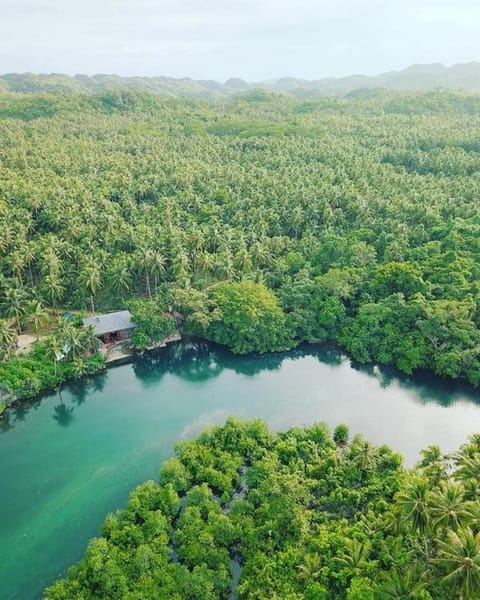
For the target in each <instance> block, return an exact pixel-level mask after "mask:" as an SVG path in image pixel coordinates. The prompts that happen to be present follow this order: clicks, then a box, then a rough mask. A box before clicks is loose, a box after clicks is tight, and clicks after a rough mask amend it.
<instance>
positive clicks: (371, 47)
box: [0, 0, 480, 81]
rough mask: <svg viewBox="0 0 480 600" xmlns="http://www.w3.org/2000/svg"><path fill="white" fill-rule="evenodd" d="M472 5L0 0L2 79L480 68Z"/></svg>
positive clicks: (479, 12) (448, 0)
mask: <svg viewBox="0 0 480 600" xmlns="http://www.w3.org/2000/svg"><path fill="white" fill-rule="evenodd" d="M479 25H480V1H479V0H75V1H73V0H0V73H12V72H25V71H30V72H34V73H52V72H55V73H67V74H70V75H73V74H76V73H83V74H95V73H116V74H119V75H125V76H128V75H142V76H154V75H166V76H171V77H192V78H194V79H216V80H220V81H224V80H226V79H228V78H230V77H241V78H243V79H246V80H247V81H261V80H266V79H274V78H278V77H283V76H292V77H300V78H305V79H320V78H322V77H328V76H345V75H350V74H353V73H364V74H367V75H374V74H377V73H380V72H384V71H389V70H397V69H402V68H405V67H407V66H409V65H412V64H414V63H432V62H441V63H443V64H445V65H447V66H449V65H452V64H455V63H460V62H470V61H474V60H480V35H479Z"/></svg>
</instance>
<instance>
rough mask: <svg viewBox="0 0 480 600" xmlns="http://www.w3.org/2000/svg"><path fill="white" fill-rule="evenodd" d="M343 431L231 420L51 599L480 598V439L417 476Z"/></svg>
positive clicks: (140, 492)
mask: <svg viewBox="0 0 480 600" xmlns="http://www.w3.org/2000/svg"><path fill="white" fill-rule="evenodd" d="M334 437H339V438H340V439H339V440H338V441H337V443H336V442H335V441H334V438H332V437H331V435H330V433H329V432H328V429H327V427H326V426H324V425H315V426H313V427H311V428H308V429H298V428H294V429H291V430H290V431H287V432H285V433H278V434H273V433H271V432H270V431H269V430H268V429H267V427H266V426H265V424H264V423H263V422H261V421H253V422H247V423H244V422H239V421H236V420H234V419H232V418H230V419H228V420H227V423H226V424H225V426H223V427H215V428H213V429H210V430H208V431H206V432H205V433H203V434H202V435H201V436H200V437H199V438H198V439H197V440H196V441H190V442H181V443H179V444H178V445H177V447H176V454H175V457H174V458H171V459H169V460H167V461H166V462H165V463H164V465H163V467H162V469H161V471H160V481H159V483H158V484H157V483H154V482H153V481H149V482H147V483H145V484H143V485H141V486H139V487H138V488H137V489H136V490H135V491H134V492H133V493H132V495H131V497H130V500H129V502H128V504H127V507H126V508H125V509H124V510H121V511H118V512H116V513H114V514H112V515H109V516H108V517H107V519H106V520H105V523H104V524H103V527H102V537H100V538H98V539H94V540H92V541H91V542H90V544H89V546H88V549H87V551H86V554H85V557H84V558H83V560H82V561H80V562H79V563H78V564H77V565H75V566H74V567H72V568H71V569H70V570H69V572H68V576H67V578H66V579H64V580H61V581H58V582H57V583H55V584H54V585H53V586H52V587H50V588H49V589H48V590H47V591H46V592H45V598H46V599H47V600H67V599H68V600H76V599H82V600H93V599H95V598H99V599H100V598H101V599H102V600H105V599H115V598H118V599H122V600H133V599H134V598H135V599H136V598H149V599H151V600H156V599H167V598H168V599H174V600H184V599H191V600H207V599H209V600H219V599H222V598H225V599H226V598H229V597H230V594H231V592H232V588H235V589H234V592H235V594H236V595H237V597H238V598H239V599H247V598H248V599H259V600H260V599H262V600H263V599H264V598H272V599H274V598H278V599H282V600H283V599H287V598H288V600H295V599H298V600H300V599H312V600H322V599H323V600H330V599H331V600H333V599H335V600H342V599H345V600H388V599H394V598H412V599H413V600H415V599H416V600H457V599H458V598H463V600H473V599H474V598H478V595H479V592H480V534H479V528H478V523H479V521H478V492H479V479H478V465H479V464H480V443H479V442H480V440H479V438H478V436H474V437H473V438H472V439H471V440H470V441H469V442H468V443H466V444H465V445H464V446H463V447H462V448H460V450H459V451H458V452H456V453H455V454H453V455H452V456H449V457H445V456H442V454H441V452H440V451H439V449H438V447H435V446H433V447H430V448H428V449H427V450H425V451H424V452H423V453H422V455H423V456H422V460H421V462H420V463H419V464H418V465H417V467H416V468H415V469H413V470H410V471H407V470H405V469H404V468H403V467H402V466H401V458H400V456H399V455H397V454H394V453H393V452H392V451H391V450H390V449H389V448H387V447H385V446H382V447H379V448H377V447H374V446H372V445H371V444H370V443H369V442H367V441H366V440H363V439H362V438H361V437H359V436H355V437H354V438H353V440H352V441H351V442H350V443H348V441H347V439H348V430H347V428H346V427H345V426H339V427H338V428H337V429H336V436H334ZM232 561H233V562H232ZM232 566H233V568H234V572H237V571H238V570H239V569H240V568H241V572H240V578H239V581H238V582H237V581H236V580H235V581H234V580H233V578H232Z"/></svg>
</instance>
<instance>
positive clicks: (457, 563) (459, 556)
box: [433, 528, 480, 600]
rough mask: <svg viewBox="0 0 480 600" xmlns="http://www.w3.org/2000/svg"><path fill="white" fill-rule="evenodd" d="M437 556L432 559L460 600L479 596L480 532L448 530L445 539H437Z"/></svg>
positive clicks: (472, 599) (469, 599)
mask: <svg viewBox="0 0 480 600" xmlns="http://www.w3.org/2000/svg"><path fill="white" fill-rule="evenodd" d="M438 546H439V556H438V558H435V559H433V560H434V561H435V563H437V564H438V565H439V566H440V567H441V568H442V569H443V570H444V571H446V572H447V574H446V575H445V576H444V578H443V580H444V581H446V582H449V583H452V584H453V585H454V586H455V589H456V591H457V592H458V593H459V599H460V600H474V599H476V598H479V597H480V533H477V534H474V533H473V532H472V530H471V529H470V528H467V529H461V530H459V531H458V532H454V531H449V532H448V534H447V541H444V540H438Z"/></svg>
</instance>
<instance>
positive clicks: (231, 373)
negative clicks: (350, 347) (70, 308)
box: [0, 343, 480, 600]
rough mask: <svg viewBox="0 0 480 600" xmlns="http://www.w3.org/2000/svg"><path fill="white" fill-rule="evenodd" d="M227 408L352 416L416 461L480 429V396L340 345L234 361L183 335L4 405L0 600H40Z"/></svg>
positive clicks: (286, 421)
mask: <svg viewBox="0 0 480 600" xmlns="http://www.w3.org/2000/svg"><path fill="white" fill-rule="evenodd" d="M231 414H233V415H237V416H240V417H262V418H264V419H265V420H266V421H267V422H268V423H269V424H270V425H271V426H272V427H273V428H275V429H286V428H288V427H290V426H292V425H308V424H311V423H314V422H315V421H325V422H326V423H328V424H329V425H330V426H332V427H333V426H335V425H337V424H338V423H346V424H348V425H349V427H350V430H351V432H352V433H354V432H361V433H362V434H364V436H365V437H367V438H368V439H370V440H371V441H373V442H375V443H377V444H382V443H387V444H389V445H390V446H392V447H393V448H394V449H395V450H398V451H400V452H402V453H403V454H404V456H405V458H406V462H407V463H409V464H411V463H413V462H415V461H416V460H417V458H418V453H419V450H420V449H421V448H424V447H426V446H428V445H429V444H434V443H438V444H440V445H441V447H442V450H444V451H445V452H447V451H451V450H453V449H454V448H456V447H457V446H458V445H459V444H460V443H462V442H463V441H464V440H465V438H466V437H467V436H468V435H469V434H471V433H473V432H475V431H480V394H479V393H477V392H474V391H472V390H471V389H469V388H468V387H466V386H462V385H460V384H453V383H449V382H444V381H441V380H439V379H435V378H433V377H428V376H418V377H415V378H410V379H409V378H405V377H401V376H399V375H398V373H396V372H394V371H390V370H388V369H384V368H379V367H372V368H364V367H362V368H358V367H356V366H355V365H352V363H351V362H350V360H348V359H347V358H346V357H345V356H344V355H343V354H341V353H340V352H339V351H338V350H336V349H334V348H318V347H304V348H301V349H299V350H295V351H292V352H288V353H284V354H277V355H267V356H260V357H243V358H238V357H233V356H232V355H231V354H229V353H228V352H226V351H224V350H222V349H219V348H217V347H213V346H209V345H207V344H204V343H189V344H181V345H177V346H172V347H170V348H168V349H166V350H165V351H162V352H161V353H158V354H157V355H155V356H150V357H148V358H147V359H144V360H138V361H137V362H136V363H134V364H129V365H125V366H121V367H116V368H114V369H111V370H110V371H109V372H108V373H107V374H106V375H102V376H99V377H96V378H95V379H93V380H92V381H90V382H86V383H80V384H76V385H71V386H68V387H66V388H65V389H64V390H63V391H62V394H61V396H59V395H58V394H52V395H49V396H46V397H44V398H43V399H42V400H41V401H38V402H35V403H33V404H31V405H30V406H23V407H19V408H16V409H15V410H11V411H10V412H9V413H8V415H7V418H5V419H4V420H3V423H1V422H0V598H1V599H2V600H13V599H15V600H17V599H18V600H30V599H35V598H39V597H40V596H41V591H42V589H43V588H44V587H45V586H46V585H48V584H49V583H50V582H51V581H53V580H54V579H55V578H57V577H58V576H61V575H62V574H63V573H64V571H65V568H66V567H67V566H68V565H69V564H71V563H72V562H74V561H76V560H77V559H78V558H80V557H81V555H82V554H83V552H84V550H85V546H86V542H87V540H88V539H89V538H90V537H92V536H94V535H96V533H97V532H98V527H99V525H100V524H101V522H102V521H103V518H104V516H105V515H106V514H107V513H108V512H110V511H112V510H114V509H115V508H117V507H121V506H122V505H124V503H125V501H126V499H127V497H128V492H129V490H131V488H132V487H134V486H135V485H136V484H138V483H140V482H142V481H145V480H146V479H155V478H156V477H157V473H158V467H159V465H160V463H161V462H162V460H163V459H165V458H166V457H168V456H169V455H171V454H172V451H173V446H174V444H175V442H176V441H178V440H180V439H184V438H189V437H192V436H194V435H195V434H197V433H198V432H200V431H201V430H202V429H203V428H204V427H205V426H207V425H209V424H212V423H222V422H223V421H224V420H225V418H226V417H227V416H228V415H231Z"/></svg>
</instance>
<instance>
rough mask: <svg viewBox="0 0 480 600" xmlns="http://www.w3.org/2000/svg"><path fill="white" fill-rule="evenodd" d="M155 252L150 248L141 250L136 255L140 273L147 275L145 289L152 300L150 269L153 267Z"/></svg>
mask: <svg viewBox="0 0 480 600" xmlns="http://www.w3.org/2000/svg"><path fill="white" fill-rule="evenodd" d="M152 255H153V252H152V250H151V249H150V248H145V247H143V248H140V250H139V251H138V252H137V255H136V263H137V265H138V267H139V270H140V271H143V273H144V275H145V289H146V291H147V294H148V297H149V298H150V299H151V298H152V290H151V287H150V268H151V265H152Z"/></svg>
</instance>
